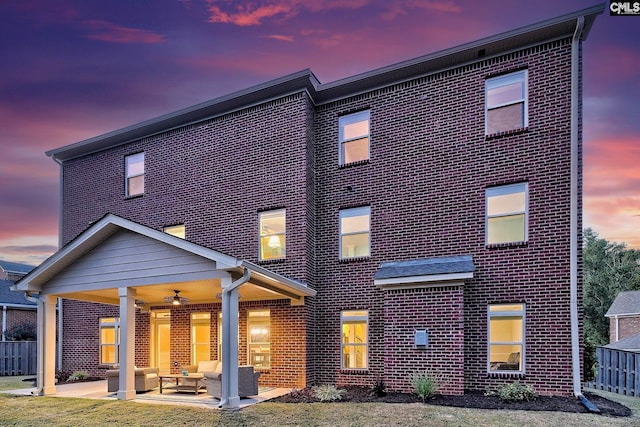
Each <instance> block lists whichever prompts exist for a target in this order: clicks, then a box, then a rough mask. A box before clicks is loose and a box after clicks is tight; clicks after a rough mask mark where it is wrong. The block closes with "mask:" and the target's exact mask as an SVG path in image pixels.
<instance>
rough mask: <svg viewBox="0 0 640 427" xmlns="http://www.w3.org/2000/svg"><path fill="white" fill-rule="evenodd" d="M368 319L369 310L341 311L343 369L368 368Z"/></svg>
mask: <svg viewBox="0 0 640 427" xmlns="http://www.w3.org/2000/svg"><path fill="white" fill-rule="evenodd" d="M368 321H369V314H368V312H367V311H343V312H342V313H341V316H340V328H341V329H342V340H341V346H342V363H341V366H342V369H367V368H368V363H367V353H368V346H369V344H368V342H369V341H368V337H367V334H368Z"/></svg>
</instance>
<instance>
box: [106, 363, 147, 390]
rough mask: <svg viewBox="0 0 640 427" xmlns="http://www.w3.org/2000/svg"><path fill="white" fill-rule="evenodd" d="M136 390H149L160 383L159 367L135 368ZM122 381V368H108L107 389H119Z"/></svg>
mask: <svg viewBox="0 0 640 427" xmlns="http://www.w3.org/2000/svg"><path fill="white" fill-rule="evenodd" d="M134 371H135V389H136V392H141V391H149V390H153V389H154V388H156V387H158V386H159V385H160V382H159V381H158V368H135V369H134ZM119 381H120V369H109V370H107V391H108V392H109V393H113V392H116V391H118V388H119V387H120V385H119Z"/></svg>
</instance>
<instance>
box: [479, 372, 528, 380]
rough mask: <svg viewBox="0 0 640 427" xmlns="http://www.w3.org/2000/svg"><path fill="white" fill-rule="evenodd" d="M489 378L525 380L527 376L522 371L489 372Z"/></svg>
mask: <svg viewBox="0 0 640 427" xmlns="http://www.w3.org/2000/svg"><path fill="white" fill-rule="evenodd" d="M487 378H501V379H504V378H507V379H516V380H517V379H525V378H526V375H525V373H524V372H522V371H489V372H487Z"/></svg>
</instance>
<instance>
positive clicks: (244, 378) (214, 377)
mask: <svg viewBox="0 0 640 427" xmlns="http://www.w3.org/2000/svg"><path fill="white" fill-rule="evenodd" d="M222 375H223V373H222V372H205V374H204V376H205V377H206V378H207V394H209V395H211V396H213V397H215V398H217V399H220V396H221V395H222ZM259 377H260V372H254V370H253V366H238V396H239V397H247V396H255V395H256V394H258V378H259Z"/></svg>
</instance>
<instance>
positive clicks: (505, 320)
mask: <svg viewBox="0 0 640 427" xmlns="http://www.w3.org/2000/svg"><path fill="white" fill-rule="evenodd" d="M488 318H489V319H488V324H489V348H488V359H487V369H488V371H489V372H502V371H509V372H513V371H518V372H524V360H525V345H524V330H525V306H524V304H495V305H490V306H489V307H488Z"/></svg>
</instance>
